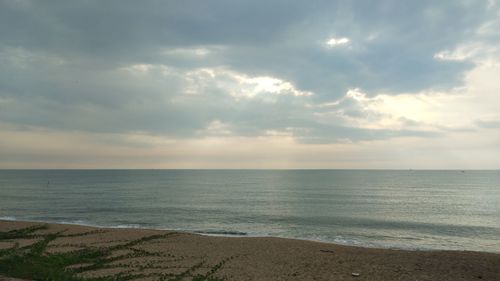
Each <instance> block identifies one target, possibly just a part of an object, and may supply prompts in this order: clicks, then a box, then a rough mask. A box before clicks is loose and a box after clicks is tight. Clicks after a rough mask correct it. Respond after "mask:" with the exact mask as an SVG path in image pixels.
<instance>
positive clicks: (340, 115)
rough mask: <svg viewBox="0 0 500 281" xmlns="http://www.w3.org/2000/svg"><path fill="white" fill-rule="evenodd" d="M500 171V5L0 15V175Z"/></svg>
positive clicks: (238, 4)
mask: <svg viewBox="0 0 500 281" xmlns="http://www.w3.org/2000/svg"><path fill="white" fill-rule="evenodd" d="M499 167H500V1H498V2H497V1H495V0H490V1H487V0H484V1H481V0H457V1H451V0H450V1H425V0H424V1H399V0H379V1H347V0H345V1H341V0H339V1H330V0H328V1H327V0H325V1H285V0H272V1H255V0H217V1H215V0H203V1H200V0H198V1H194V0H183V1H174V0H171V1H169V0H167V1H159V0H158V1H155V0H151V1H149V0H148V1H132V0H129V1H112V0H107V1H101V0H94V1H92V0H82V1H66V0H61V1H35V0H33V1H30V0H0V168H402V169H408V168H432V169H439V168H458V169H470V168H474V169H482V168H488V169H492V168H493V169H498V168H499Z"/></svg>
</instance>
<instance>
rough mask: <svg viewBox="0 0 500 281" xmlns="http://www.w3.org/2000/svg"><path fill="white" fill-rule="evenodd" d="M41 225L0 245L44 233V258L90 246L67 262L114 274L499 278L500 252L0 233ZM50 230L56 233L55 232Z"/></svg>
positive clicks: (124, 234)
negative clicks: (92, 256)
mask: <svg viewBox="0 0 500 281" xmlns="http://www.w3.org/2000/svg"><path fill="white" fill-rule="evenodd" d="M39 225H46V226H47V227H46V228H45V229H37V230H35V231H32V232H31V233H28V234H27V235H24V234H23V235H24V236H23V237H21V236H22V235H21V236H19V237H17V238H13V237H10V238H9V236H5V235H4V236H3V238H2V239H0V251H1V250H2V249H14V248H15V249H19V250H18V251H20V253H21V254H22V253H23V251H24V252H29V251H31V249H32V248H34V247H32V246H33V245H35V244H36V243H38V242H40V241H42V240H44V239H45V240H44V241H47V242H48V243H47V245H46V247H45V248H43V252H42V253H41V255H42V256H43V257H50V256H51V255H57V254H60V253H68V252H71V251H82V250H84V249H93V250H98V251H101V254H102V257H101V258H100V259H99V263H98V262H97V261H90V262H89V261H87V262H86V263H83V264H82V263H77V264H72V265H71V266H68V267H67V268H68V270H71V272H74V274H75V276H77V277H109V280H115V279H116V278H117V277H123V276H132V277H133V276H135V277H136V279H135V280H192V279H193V278H194V277H196V278H198V279H195V280H228V281H229V280H235V281H240V280H241V281H243V280H257V281H265V280H301V281H302V280H384V281H387V280H419V281H422V280H500V254H495V253H483V252H461V251H406V250H391V249H371V248H362V247H352V246H341V245H335V244H328V243H320V242H312V241H302V240H293V239H283V238H270V237H269V238H268V237H262V238H249V237H212V236H203V235H197V234H190V233H179V232H172V231H160V230H145V229H109V228H93V227H86V226H77V225H61V224H44V223H38V222H19V221H0V232H2V233H6V232H8V231H11V232H10V233H14V234H15V233H18V232H12V231H14V230H16V229H18V230H19V229H23V228H27V227H34V226H39ZM51 233H52V234H55V235H49V234H51ZM16 235H17V234H16ZM11 236H15V235H11ZM39 244H40V243H39ZM23 247H24V248H23ZM30 247H31V248H30ZM0 253H1V252H0ZM2 259H5V255H3V256H2V255H0V264H1V260H2ZM96 264H97V265H96ZM0 270H5V269H2V268H0ZM353 273H359V276H353ZM0 275H2V276H0V280H17V279H13V278H12V277H17V278H19V277H20V276H12V275H9V274H6V273H5V271H3V272H0ZM354 275H356V274H354ZM11 278H12V279H11ZM176 278H177V279H176ZM210 278H212V279H210ZM22 279H29V278H26V277H24V278H22Z"/></svg>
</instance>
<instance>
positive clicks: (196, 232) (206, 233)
mask: <svg viewBox="0 0 500 281" xmlns="http://www.w3.org/2000/svg"><path fill="white" fill-rule="evenodd" d="M1 222H26V223H39V224H56V225H69V226H82V227H91V228H100V229H129V230H151V231H173V232H177V233H184V234H194V235H201V236H207V237H227V238H277V239H289V240H297V241H304V242H317V243H325V244H332V245H338V246H346V247H358V248H367V249H380V250H401V251H409V252H421V251H423V252H435V251H437V252H439V251H448V252H476V253H490V254H499V255H500V252H499V251H481V250H469V249H446V248H430V247H429V248H415V247H406V248H403V247H397V246H390V245H387V246H386V245H377V244H368V243H363V242H359V243H350V242H345V243H342V242H338V241H329V240H321V239H308V238H300V237H284V236H272V235H266V234H263V235H259V234H249V233H247V232H243V231H206V230H185V229H171V228H163V227H158V228H155V227H148V226H141V225H134V224H126V225H117V226H113V225H97V224H92V223H85V222H83V221H81V222H78V221H74V222H72V221H44V220H25V219H17V218H15V217H9V216H3V217H0V223H1ZM345 241H347V240H345ZM0 281H1V280H0Z"/></svg>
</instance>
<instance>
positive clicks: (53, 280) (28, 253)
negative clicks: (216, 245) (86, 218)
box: [0, 225, 227, 281]
mask: <svg viewBox="0 0 500 281" xmlns="http://www.w3.org/2000/svg"><path fill="white" fill-rule="evenodd" d="M46 229H48V227H47V226H46V225H37V226H31V227H27V228H22V229H17V230H12V231H7V232H0V241H13V242H15V240H16V239H27V238H39V239H40V240H39V241H37V242H35V243H33V244H32V245H29V246H25V247H22V248H20V247H19V244H18V243H16V244H15V245H14V246H13V247H11V248H8V249H2V250H0V274H2V275H4V276H9V277H14V278H24V279H31V280H42V281H59V280H61V281H107V280H113V281H126V280H134V279H135V280H139V279H141V278H145V277H153V278H154V277H156V278H158V279H157V280H164V281H167V280H168V281H179V280H186V278H188V279H189V278H191V280H193V281H223V280H224V279H220V278H218V277H214V276H213V274H214V273H215V272H216V271H218V270H219V269H220V268H221V267H222V265H223V264H224V263H225V262H226V261H227V260H223V261H221V262H219V263H217V264H216V265H215V266H214V267H212V268H209V269H208V271H207V272H206V273H205V274H198V275H193V272H194V271H195V270H197V269H199V268H201V267H202V266H203V264H204V263H205V262H200V263H197V264H195V265H193V266H191V267H189V268H187V269H186V270H185V271H183V272H181V273H179V274H172V273H168V272H165V273H151V274H147V275H146V274H143V273H141V272H140V271H141V270H144V269H148V268H151V269H159V270H165V271H168V269H169V267H167V266H163V267H162V266H156V265H154V264H153V263H152V262H151V263H148V264H146V265H144V266H140V267H134V266H131V265H128V264H127V263H126V261H127V260H128V259H131V258H137V257H159V256H160V257H174V255H172V254H166V255H165V254H163V253H161V254H160V253H150V252H147V251H144V250H140V249H136V248H133V247H134V246H137V245H139V244H141V243H145V242H148V241H152V240H160V239H165V238H167V237H168V236H170V235H172V234H174V233H166V234H161V235H151V236H146V237H142V238H139V239H136V240H132V241H129V242H126V243H123V244H119V245H114V246H109V247H100V248H95V247H86V248H84V249H80V250H76V251H70V252H63V253H48V252H47V251H46V250H47V247H48V245H49V243H50V242H52V241H55V240H56V239H58V238H60V237H79V236H85V235H90V234H98V233H99V231H90V232H84V233H76V234H69V235H65V234H64V233H63V232H57V233H47V234H35V232H36V231H38V230H46ZM117 250H130V251H131V253H129V254H125V255H119V256H113V257H112V256H111V255H112V253H113V251H117ZM116 261H124V262H125V263H123V264H120V265H119V266H117V265H114V264H111V263H112V262H116ZM117 267H119V268H124V270H125V271H124V272H121V273H118V274H115V275H111V276H105V277H98V278H91V277H87V278H84V277H81V276H82V275H81V274H82V273H87V272H92V271H95V270H100V269H108V268H117ZM127 267H129V268H128V269H127ZM137 271H139V272H137Z"/></svg>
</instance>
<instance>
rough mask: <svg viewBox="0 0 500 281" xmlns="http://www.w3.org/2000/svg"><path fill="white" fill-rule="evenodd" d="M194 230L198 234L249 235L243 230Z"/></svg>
mask: <svg viewBox="0 0 500 281" xmlns="http://www.w3.org/2000/svg"><path fill="white" fill-rule="evenodd" d="M192 232H193V233H196V234H203V235H213V236H248V233H247V232H242V231H226V230H196V231H192Z"/></svg>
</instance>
